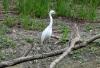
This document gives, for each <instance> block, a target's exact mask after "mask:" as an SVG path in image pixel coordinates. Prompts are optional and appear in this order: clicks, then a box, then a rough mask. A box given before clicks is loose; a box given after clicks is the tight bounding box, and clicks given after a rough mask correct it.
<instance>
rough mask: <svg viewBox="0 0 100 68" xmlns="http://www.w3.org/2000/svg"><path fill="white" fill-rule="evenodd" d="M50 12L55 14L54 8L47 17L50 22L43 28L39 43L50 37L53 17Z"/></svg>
mask: <svg viewBox="0 0 100 68" xmlns="http://www.w3.org/2000/svg"><path fill="white" fill-rule="evenodd" d="M52 14H55V11H54V10H50V12H49V17H50V23H49V25H48V26H47V27H46V28H45V29H44V31H43V32H42V35H41V44H43V42H44V40H47V39H50V37H51V35H52V24H53V18H52Z"/></svg>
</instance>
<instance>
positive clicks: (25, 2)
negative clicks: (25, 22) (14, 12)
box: [16, 0, 33, 15]
mask: <svg viewBox="0 0 100 68" xmlns="http://www.w3.org/2000/svg"><path fill="white" fill-rule="evenodd" d="M16 7H17V9H18V11H19V13H20V14H21V15H29V14H30V13H31V12H32V10H33V0H17V1H16Z"/></svg>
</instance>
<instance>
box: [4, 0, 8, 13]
mask: <svg viewBox="0 0 100 68" xmlns="http://www.w3.org/2000/svg"><path fill="white" fill-rule="evenodd" d="M3 8H4V10H5V13H6V14H7V11H8V10H9V0H3Z"/></svg>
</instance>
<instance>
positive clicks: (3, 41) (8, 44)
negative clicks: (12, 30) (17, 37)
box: [0, 35, 15, 49]
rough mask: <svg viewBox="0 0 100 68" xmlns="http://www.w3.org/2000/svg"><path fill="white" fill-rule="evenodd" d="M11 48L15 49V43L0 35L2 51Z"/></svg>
mask: <svg viewBox="0 0 100 68" xmlns="http://www.w3.org/2000/svg"><path fill="white" fill-rule="evenodd" d="M9 47H11V48H12V47H15V43H14V41H13V40H11V39H10V38H9V37H7V36H5V35H0V49H3V48H9Z"/></svg>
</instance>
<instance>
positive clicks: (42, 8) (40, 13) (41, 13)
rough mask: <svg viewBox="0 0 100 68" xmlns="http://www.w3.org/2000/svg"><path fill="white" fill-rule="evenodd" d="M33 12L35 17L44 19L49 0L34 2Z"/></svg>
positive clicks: (35, 0) (48, 7) (36, 0)
mask: <svg viewBox="0 0 100 68" xmlns="http://www.w3.org/2000/svg"><path fill="white" fill-rule="evenodd" d="M33 4H34V6H33V11H34V13H35V16H36V17H46V16H47V15H48V11H49V9H50V0H34V3H33Z"/></svg>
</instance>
